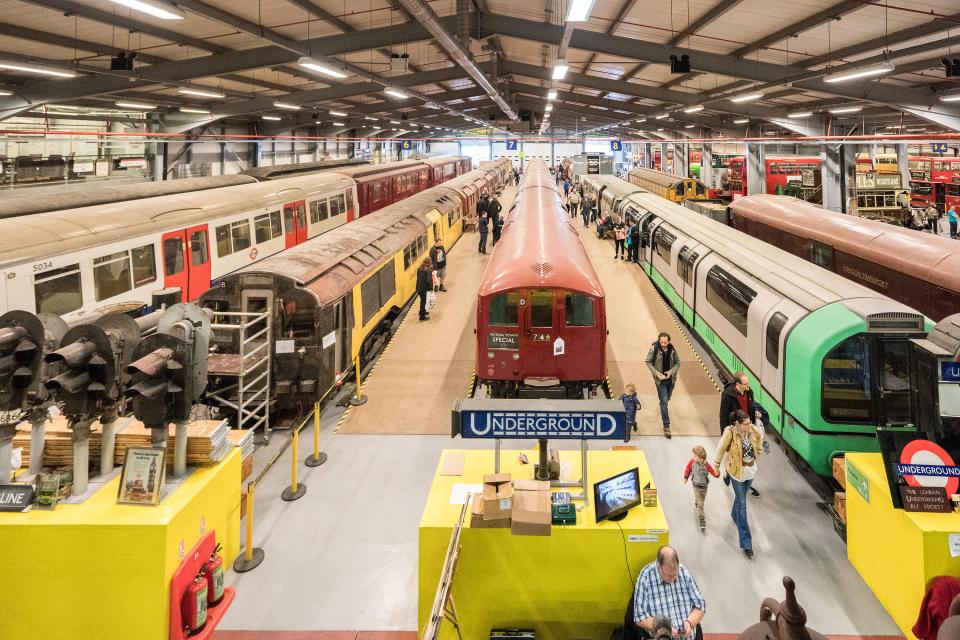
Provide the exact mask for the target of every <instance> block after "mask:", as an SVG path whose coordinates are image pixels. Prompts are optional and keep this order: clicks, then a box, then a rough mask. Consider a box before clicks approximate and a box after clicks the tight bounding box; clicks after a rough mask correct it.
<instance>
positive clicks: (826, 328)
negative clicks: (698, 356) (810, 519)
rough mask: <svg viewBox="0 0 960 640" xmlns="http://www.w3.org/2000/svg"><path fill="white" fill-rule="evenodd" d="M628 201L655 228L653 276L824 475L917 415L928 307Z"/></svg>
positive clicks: (651, 202) (658, 206) (647, 201)
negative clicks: (916, 351) (914, 364)
mask: <svg viewBox="0 0 960 640" xmlns="http://www.w3.org/2000/svg"><path fill="white" fill-rule="evenodd" d="M620 207H621V212H622V215H624V216H625V217H627V218H628V219H640V220H641V223H642V225H643V226H644V227H645V228H646V229H647V230H648V232H649V238H650V241H649V242H648V243H645V244H644V246H643V251H642V253H641V263H642V265H643V268H644V270H645V271H646V272H647V274H648V275H649V277H650V279H651V281H652V282H653V283H654V284H655V285H656V287H657V288H658V289H659V290H660V291H661V292H662V293H663V295H664V297H665V298H666V300H667V302H668V303H669V304H670V305H671V306H672V307H673V308H674V309H676V311H677V313H678V314H679V315H680V316H681V317H682V318H683V320H684V322H685V323H686V324H687V325H688V326H690V327H691V328H692V329H693V331H694V332H695V333H697V334H698V335H699V336H700V338H701V339H702V341H703V344H704V346H706V348H707V349H709V351H710V352H711V354H712V355H713V357H714V359H715V360H716V362H717V363H718V364H719V365H720V366H721V367H722V368H723V369H725V370H726V371H727V372H730V373H732V372H735V371H744V372H746V373H747V374H748V375H749V376H750V379H751V382H752V389H753V391H754V394H755V397H756V400H757V401H758V402H759V403H760V404H761V405H762V406H763V407H764V408H765V409H766V410H767V411H768V412H769V414H770V425H768V426H769V427H772V428H773V430H774V431H775V432H776V433H777V434H778V435H779V437H780V440H781V441H782V442H783V443H784V444H785V445H786V448H787V450H788V451H789V452H792V453H794V454H796V456H798V457H799V458H800V459H802V460H803V461H804V462H806V463H807V464H808V465H809V466H810V467H811V468H812V469H813V470H814V471H815V472H817V473H819V474H820V475H824V476H830V475H831V474H832V458H834V457H835V456H837V455H840V454H842V453H844V452H846V451H877V450H878V443H877V438H876V428H877V426H878V425H905V424H911V423H914V415H915V414H914V411H915V407H914V405H913V402H914V398H913V394H912V391H911V387H910V377H909V376H910V369H911V364H910V349H909V341H910V339H912V338H918V337H923V336H925V335H926V333H927V332H928V331H929V330H930V329H932V327H933V323H932V322H930V321H929V320H928V319H927V318H925V317H924V316H923V315H921V314H920V313H918V312H916V311H914V310H913V309H911V308H909V307H907V306H905V305H904V304H902V303H900V302H897V301H894V300H891V299H890V298H888V297H886V296H883V295H880V294H878V293H875V292H874V291H872V290H870V289H867V288H866V287H864V286H862V285H860V284H857V283H855V282H851V281H850V280H847V279H846V278H843V277H841V276H839V275H836V274H832V273H829V272H826V271H824V270H822V269H819V268H817V267H816V266H814V265H812V264H810V263H809V262H806V261H804V260H802V259H800V258H798V257H796V256H792V255H790V254H789V253H787V252H785V251H782V250H780V249H778V248H776V247H773V246H771V245H769V244H767V243H765V242H762V241H760V240H757V239H754V238H751V237H750V236H748V235H747V234H745V233H741V232H739V231H737V230H736V229H732V228H730V227H728V226H726V225H724V224H722V223H720V222H716V221H714V220H711V219H710V218H708V217H706V216H703V215H700V214H697V213H695V212H692V211H690V210H688V209H686V208H685V207H681V206H678V205H676V204H674V203H671V202H668V201H666V200H664V199H663V198H660V197H658V196H655V195H653V194H650V193H634V194H632V195H630V196H628V197H626V198H624V200H623V201H622V202H621V204H620ZM719 432H720V431H719V424H718V425H717V433H718V434H719Z"/></svg>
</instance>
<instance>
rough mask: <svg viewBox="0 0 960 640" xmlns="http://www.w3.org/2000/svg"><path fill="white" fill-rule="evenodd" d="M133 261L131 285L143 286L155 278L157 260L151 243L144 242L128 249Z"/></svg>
mask: <svg viewBox="0 0 960 640" xmlns="http://www.w3.org/2000/svg"><path fill="white" fill-rule="evenodd" d="M130 256H131V258H132V262H133V286H134V288H136V287H140V286H143V285H145V284H147V283H148V282H153V281H154V280H156V279H157V260H156V255H155V254H154V251H153V245H152V244H145V245H143V246H142V247H137V248H136V249H132V250H131V251H130Z"/></svg>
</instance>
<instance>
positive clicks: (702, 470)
mask: <svg viewBox="0 0 960 640" xmlns="http://www.w3.org/2000/svg"><path fill="white" fill-rule="evenodd" d="M710 476H713V477H714V478H719V477H720V473H719V472H718V471H717V470H716V469H714V468H713V467H712V466H710V463H709V462H707V450H706V449H704V448H703V447H701V446H700V445H697V446H695V447H694V448H693V457H692V458H690V462H688V463H687V466H686V468H685V469H684V470H683V483H684V484H686V483H687V481H688V480H691V479H692V481H693V507H694V509H695V510H696V512H697V521H698V522H699V523H700V531H706V530H707V519H706V516H705V515H704V513H703V503H704V501H705V500H706V499H707V486H708V485H709V483H710Z"/></svg>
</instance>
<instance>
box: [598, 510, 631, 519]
mask: <svg viewBox="0 0 960 640" xmlns="http://www.w3.org/2000/svg"><path fill="white" fill-rule="evenodd" d="M628 513H629V511H624V512H623V513H618V514H617V515H615V516H608V517H606V518H604V519H605V520H609V521H610V522H619V521H620V520H623V519H624V518H626V517H627V514H628Z"/></svg>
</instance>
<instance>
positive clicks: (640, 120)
mask: <svg viewBox="0 0 960 640" xmlns="http://www.w3.org/2000/svg"><path fill="white" fill-rule="evenodd" d="M646 121H647V119H646V118H640V119H639V120H634V122H636V123H637V124H640V123H643V122H646Z"/></svg>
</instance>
